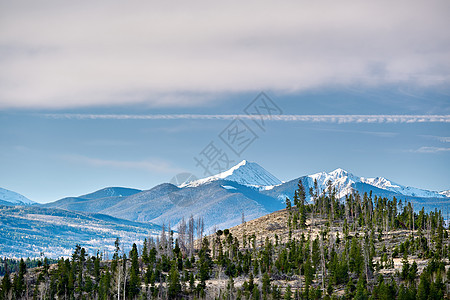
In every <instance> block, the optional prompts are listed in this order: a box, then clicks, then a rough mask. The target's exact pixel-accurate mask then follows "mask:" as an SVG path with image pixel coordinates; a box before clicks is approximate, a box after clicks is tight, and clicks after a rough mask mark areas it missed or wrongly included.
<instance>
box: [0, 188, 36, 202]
mask: <svg viewBox="0 0 450 300" xmlns="http://www.w3.org/2000/svg"><path fill="white" fill-rule="evenodd" d="M0 200H2V201H6V202H9V203H13V204H17V205H31V204H34V203H35V202H34V201H31V200H30V199H28V198H27V197H25V196H23V195H21V194H19V193H16V192H13V191H10V190H7V189H3V188H0Z"/></svg>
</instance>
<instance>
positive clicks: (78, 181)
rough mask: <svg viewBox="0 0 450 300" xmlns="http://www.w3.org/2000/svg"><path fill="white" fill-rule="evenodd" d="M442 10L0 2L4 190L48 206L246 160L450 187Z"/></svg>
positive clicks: (421, 4) (373, 5) (377, 4)
mask: <svg viewBox="0 0 450 300" xmlns="http://www.w3.org/2000/svg"><path fill="white" fill-rule="evenodd" d="M449 15H450V2H448V1H447V0H443V1H435V0H434V1H415V0H413V1H411V0H409V1H395V2H394V3H392V1H384V0H381V1H372V2H368V1H314V2H311V1H284V2H280V1H246V2H245V3H242V1H239V2H237V1H227V2H226V3H218V2H213V1H189V2H179V3H177V4H176V5H174V4H173V3H168V2H161V1H126V2H124V1H111V0H109V1H72V2H62V1H39V3H38V2H36V1H21V0H18V1H5V0H0V168H1V169H0V170H1V172H0V187H2V188H7V189H10V190H13V191H16V192H19V193H21V194H23V195H25V196H26V197H28V198H30V199H31V200H34V201H37V202H49V201H54V200H57V199H60V198H62V197H65V196H75V195H81V194H86V193H89V192H92V191H94V190H97V189H100V188H103V187H107V186H126V187H133V188H139V189H149V188H151V187H153V186H155V185H157V184H160V183H163V182H169V181H170V180H171V179H172V178H173V177H174V176H175V175H177V174H179V173H183V172H189V173H192V174H194V175H195V176H197V177H205V176H207V175H209V174H210V173H215V171H218V170H219V169H221V168H222V169H225V168H226V167H228V166H231V165H233V164H236V163H238V162H240V161H241V160H242V159H247V160H249V161H254V162H258V163H259V164H260V165H261V166H263V167H264V168H265V169H267V170H268V171H270V172H271V173H273V174H274V175H275V176H277V177H278V178H279V179H281V180H290V179H294V178H297V177H300V176H303V175H307V174H312V173H315V172H320V171H332V170H334V169H336V168H343V169H346V170H348V171H350V172H352V173H354V174H355V175H359V176H365V177H376V176H383V177H386V178H388V179H390V180H392V181H394V182H397V183H400V184H403V185H409V186H414V187H419V188H425V189H430V190H447V189H450V172H449V168H448V166H450V144H449V143H450V32H449V31H448V28H450V18H448V16H449ZM242 132H243V134H242V135H241V134H239V135H238V134H237V133H242ZM233 133H234V135H233ZM206 154H208V155H206ZM213 154H215V156H214V158H215V159H211V157H212V155H213ZM219 158H220V159H219ZM208 159H210V160H209V161H208ZM199 162H200V163H199ZM206 162H208V163H209V165H207V168H204V166H205V163H206ZM202 165H203V167H202ZM205 170H206V171H205Z"/></svg>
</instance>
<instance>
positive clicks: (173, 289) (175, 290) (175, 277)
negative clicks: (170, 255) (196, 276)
mask: <svg viewBox="0 0 450 300" xmlns="http://www.w3.org/2000/svg"><path fill="white" fill-rule="evenodd" d="M168 281H169V282H168V290H167V294H168V297H169V299H176V298H178V297H179V294H180V292H181V284H180V274H179V273H178V268H177V266H176V265H175V263H173V264H172V267H171V268H170V272H169V280H168Z"/></svg>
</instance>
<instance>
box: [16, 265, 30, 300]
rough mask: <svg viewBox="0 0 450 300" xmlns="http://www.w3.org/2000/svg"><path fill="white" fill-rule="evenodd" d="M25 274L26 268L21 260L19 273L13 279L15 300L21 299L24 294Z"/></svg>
mask: <svg viewBox="0 0 450 300" xmlns="http://www.w3.org/2000/svg"><path fill="white" fill-rule="evenodd" d="M26 272H27V266H26V264H25V262H24V260H23V258H21V259H20V263H19V273H18V274H16V276H15V277H14V284H13V285H14V295H15V297H16V298H17V299H19V298H21V297H22V295H23V294H24V293H25V289H26V285H25V278H24V277H25V273H26Z"/></svg>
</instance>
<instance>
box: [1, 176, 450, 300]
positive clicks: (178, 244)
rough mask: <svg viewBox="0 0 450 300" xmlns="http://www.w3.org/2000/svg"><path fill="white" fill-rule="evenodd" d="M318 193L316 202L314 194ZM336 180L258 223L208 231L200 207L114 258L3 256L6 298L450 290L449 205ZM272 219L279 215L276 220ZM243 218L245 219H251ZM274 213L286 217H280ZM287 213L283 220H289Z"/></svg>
mask: <svg viewBox="0 0 450 300" xmlns="http://www.w3.org/2000/svg"><path fill="white" fill-rule="evenodd" d="M306 193H309V194H310V196H311V199H312V201H311V202H312V203H310V204H307V203H305V199H306ZM336 195H337V192H336V190H335V189H333V188H332V187H331V184H330V185H329V188H328V189H326V190H324V191H319V190H318V189H317V188H312V189H310V190H309V191H305V189H304V187H303V184H302V182H301V181H300V182H299V184H298V189H297V191H296V192H295V195H294V197H293V198H292V199H286V209H285V210H283V211H280V212H277V213H274V214H271V215H268V216H267V218H266V219H267V220H269V221H270V222H272V223H270V226H269V227H264V228H265V229H264V230H263V231H264V232H265V235H264V237H263V236H258V235H257V234H256V233H255V232H256V231H255V230H254V228H256V227H257V224H258V222H259V221H258V220H253V221H252V222H253V223H251V224H256V225H249V224H250V223H249V224H245V223H246V222H244V220H243V224H242V225H239V226H237V227H236V228H231V229H225V230H217V231H216V232H215V233H214V234H212V235H208V236H205V235H204V232H203V222H202V220H201V219H198V220H195V219H194V218H193V217H192V216H191V217H190V218H189V219H188V220H187V221H184V220H183V221H182V222H181V223H180V225H179V226H178V228H177V232H176V233H174V232H173V231H172V230H170V228H168V229H167V230H166V228H165V227H163V231H162V233H161V235H160V236H159V237H157V238H153V237H149V238H148V239H146V240H145V241H143V243H142V244H141V245H139V246H138V245H136V244H134V245H133V246H132V249H131V251H129V252H128V251H127V252H126V253H125V252H124V251H123V248H121V246H122V245H121V243H120V240H119V239H117V240H116V242H115V245H114V246H115V251H114V253H113V255H112V257H111V258H109V257H107V256H105V255H104V254H103V253H101V252H97V253H95V254H94V255H92V254H88V253H86V251H85V249H84V248H82V247H81V246H80V245H76V247H75V250H74V252H73V254H72V256H71V258H66V259H64V258H61V259H59V260H57V261H55V262H53V261H49V260H48V259H46V258H44V259H38V260H32V261H30V260H28V261H27V260H20V261H11V260H6V259H5V260H2V263H3V266H2V270H3V271H2V272H3V274H4V276H3V278H2V280H1V291H0V299H181V298H188V299H322V298H323V299H443V298H448V297H449V286H450V270H449V268H448V265H449V258H450V245H449V239H448V228H446V226H445V223H444V218H443V216H442V214H441V212H440V211H432V212H428V213H427V212H425V211H424V210H423V209H422V210H420V211H418V212H415V211H414V207H413V204H412V203H409V202H406V203H402V201H397V200H396V199H395V198H393V199H387V198H381V197H377V196H373V195H372V193H369V194H367V193H366V194H364V195H360V194H358V193H356V192H355V193H352V194H350V195H348V196H347V197H346V198H345V199H338V198H337V196H336ZM271 218H272V219H273V220H271ZM243 219H244V218H243ZM274 220H277V221H276V222H275V221H274ZM280 220H283V223H281V221H280Z"/></svg>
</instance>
